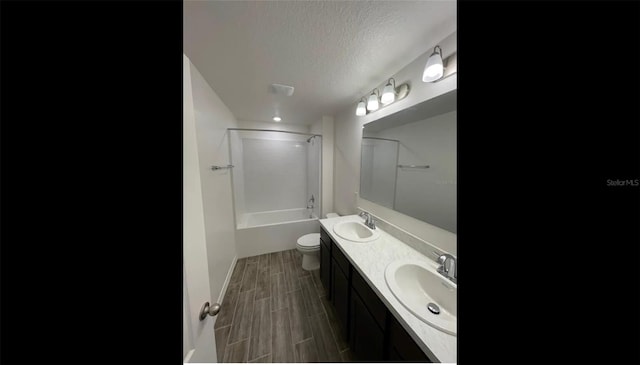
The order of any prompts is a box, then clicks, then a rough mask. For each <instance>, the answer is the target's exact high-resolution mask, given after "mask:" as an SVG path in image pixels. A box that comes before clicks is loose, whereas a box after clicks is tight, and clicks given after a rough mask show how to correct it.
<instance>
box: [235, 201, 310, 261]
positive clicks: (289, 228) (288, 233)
mask: <svg viewBox="0 0 640 365" xmlns="http://www.w3.org/2000/svg"><path fill="white" fill-rule="evenodd" d="M318 232H320V223H319V222H318V217H317V216H315V215H312V218H309V211H308V210H307V209H306V208H297V209H286V210H274V211H268V212H256V213H245V214H242V216H241V218H240V219H239V220H238V223H237V226H236V248H237V249H238V258H243V257H249V256H255V255H262V254H265V253H269V252H277V251H284V250H291V249H294V248H296V241H297V240H298V238H299V237H300V236H303V235H305V234H307V233H318Z"/></svg>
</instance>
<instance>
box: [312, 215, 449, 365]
mask: <svg viewBox="0 0 640 365" xmlns="http://www.w3.org/2000/svg"><path fill="white" fill-rule="evenodd" d="M350 221H355V222H360V223H362V222H363V221H364V220H363V219H362V218H360V217H359V216H357V215H348V216H342V217H336V218H327V219H321V220H320V224H321V225H322V227H323V228H324V230H325V231H326V232H327V233H328V234H329V235H330V236H331V239H332V240H333V241H334V242H335V243H336V244H337V245H338V246H340V248H341V249H342V252H343V253H344V254H345V255H346V256H347V258H348V259H349V261H351V264H352V265H353V267H354V268H355V269H356V270H358V272H359V273H360V275H362V277H363V278H364V279H365V280H366V281H367V283H368V284H369V285H370V286H371V288H372V289H373V291H375V292H376V294H377V295H378V297H380V299H381V300H382V301H383V302H384V303H385V305H386V306H387V308H388V309H389V311H391V312H392V313H393V315H394V316H395V317H396V319H397V320H398V321H399V322H400V323H401V324H402V326H403V327H404V329H405V330H406V331H407V332H408V333H409V335H410V336H411V337H412V338H413V340H414V341H416V343H417V344H418V346H420V348H422V350H423V351H424V352H425V353H426V354H428V355H429V356H430V357H431V356H435V357H436V358H437V359H438V361H440V362H444V363H455V362H456V358H457V356H456V349H457V337H456V336H453V335H450V334H447V333H444V332H442V331H440V330H438V329H436V328H433V327H431V326H430V325H428V324H426V323H424V322H422V321H421V320H420V319H418V318H417V317H416V316H414V315H413V314H412V313H411V312H409V310H407V309H406V308H405V307H404V306H403V305H402V304H401V303H400V302H399V301H398V300H397V299H396V297H395V296H394V295H393V293H392V292H391V290H390V289H389V287H388V286H387V283H386V280H385V277H384V272H385V269H386V268H387V265H389V264H390V263H392V262H393V261H395V260H399V259H406V258H423V259H424V260H431V259H429V258H428V257H426V256H424V255H423V254H421V253H419V252H418V251H416V250H415V249H413V248H411V247H409V246H408V245H407V244H405V243H403V242H402V241H400V240H398V239H397V238H395V237H393V236H391V235H390V234H388V233H387V232H384V231H382V230H380V229H378V230H379V231H380V238H378V239H377V240H375V241H372V242H366V243H357V242H351V241H348V240H345V239H342V238H341V237H339V236H338V235H336V234H335V233H334V232H333V226H334V224H337V223H341V222H350ZM431 261H433V260H431Z"/></svg>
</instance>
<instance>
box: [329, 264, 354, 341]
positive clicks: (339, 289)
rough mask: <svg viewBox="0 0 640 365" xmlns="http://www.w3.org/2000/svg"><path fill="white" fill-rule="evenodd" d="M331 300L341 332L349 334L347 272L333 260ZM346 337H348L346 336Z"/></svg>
mask: <svg viewBox="0 0 640 365" xmlns="http://www.w3.org/2000/svg"><path fill="white" fill-rule="evenodd" d="M331 271H332V275H331V279H332V281H333V282H332V285H331V291H332V293H331V302H332V303H333V307H334V308H335V309H336V316H337V317H338V322H340V326H341V329H342V333H344V334H345V335H346V336H349V332H348V324H349V294H350V290H349V277H348V273H346V274H345V273H344V272H342V269H340V266H338V264H337V263H336V261H335V260H332V262H331ZM347 338H348V337H347Z"/></svg>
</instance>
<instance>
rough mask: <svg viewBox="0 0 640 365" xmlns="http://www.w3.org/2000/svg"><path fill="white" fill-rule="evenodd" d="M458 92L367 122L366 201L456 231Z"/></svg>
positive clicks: (362, 178) (362, 193)
mask: <svg viewBox="0 0 640 365" xmlns="http://www.w3.org/2000/svg"><path fill="white" fill-rule="evenodd" d="M456 94H457V92H456V90H454V91H451V92H448V93H446V94H443V95H440V96H438V97H435V98H432V99H429V100H427V101H424V102H422V103H420V104H417V105H414V106H412V107H409V108H407V109H404V110H402V111H399V112H397V113H395V114H391V115H389V116H386V117H383V118H380V119H378V120H376V121H373V122H371V123H368V124H365V126H364V129H363V131H362V155H361V163H360V197H361V198H363V199H366V200H369V201H372V202H374V203H377V204H380V205H383V206H385V207H388V208H391V209H393V210H396V211H398V212H400V213H403V214H406V215H409V216H411V217H414V218H416V219H419V220H421V221H424V222H427V223H429V224H432V225H434V226H437V227H440V228H442V229H445V230H447V231H450V232H453V233H456V231H457V222H456V202H457V199H456V183H457V173H456V171H457V166H456V109H457V108H456V107H457V97H456V96H457V95H456Z"/></svg>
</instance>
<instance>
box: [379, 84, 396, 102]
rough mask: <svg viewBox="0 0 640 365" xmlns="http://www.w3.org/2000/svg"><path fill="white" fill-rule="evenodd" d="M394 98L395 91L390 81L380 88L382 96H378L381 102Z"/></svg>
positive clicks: (390, 100)
mask: <svg viewBox="0 0 640 365" xmlns="http://www.w3.org/2000/svg"><path fill="white" fill-rule="evenodd" d="M394 100H396V91H395V90H394V88H393V85H391V83H388V84H387V86H385V87H384V89H382V97H381V98H380V102H381V103H382V104H389V103H393V101H394Z"/></svg>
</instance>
